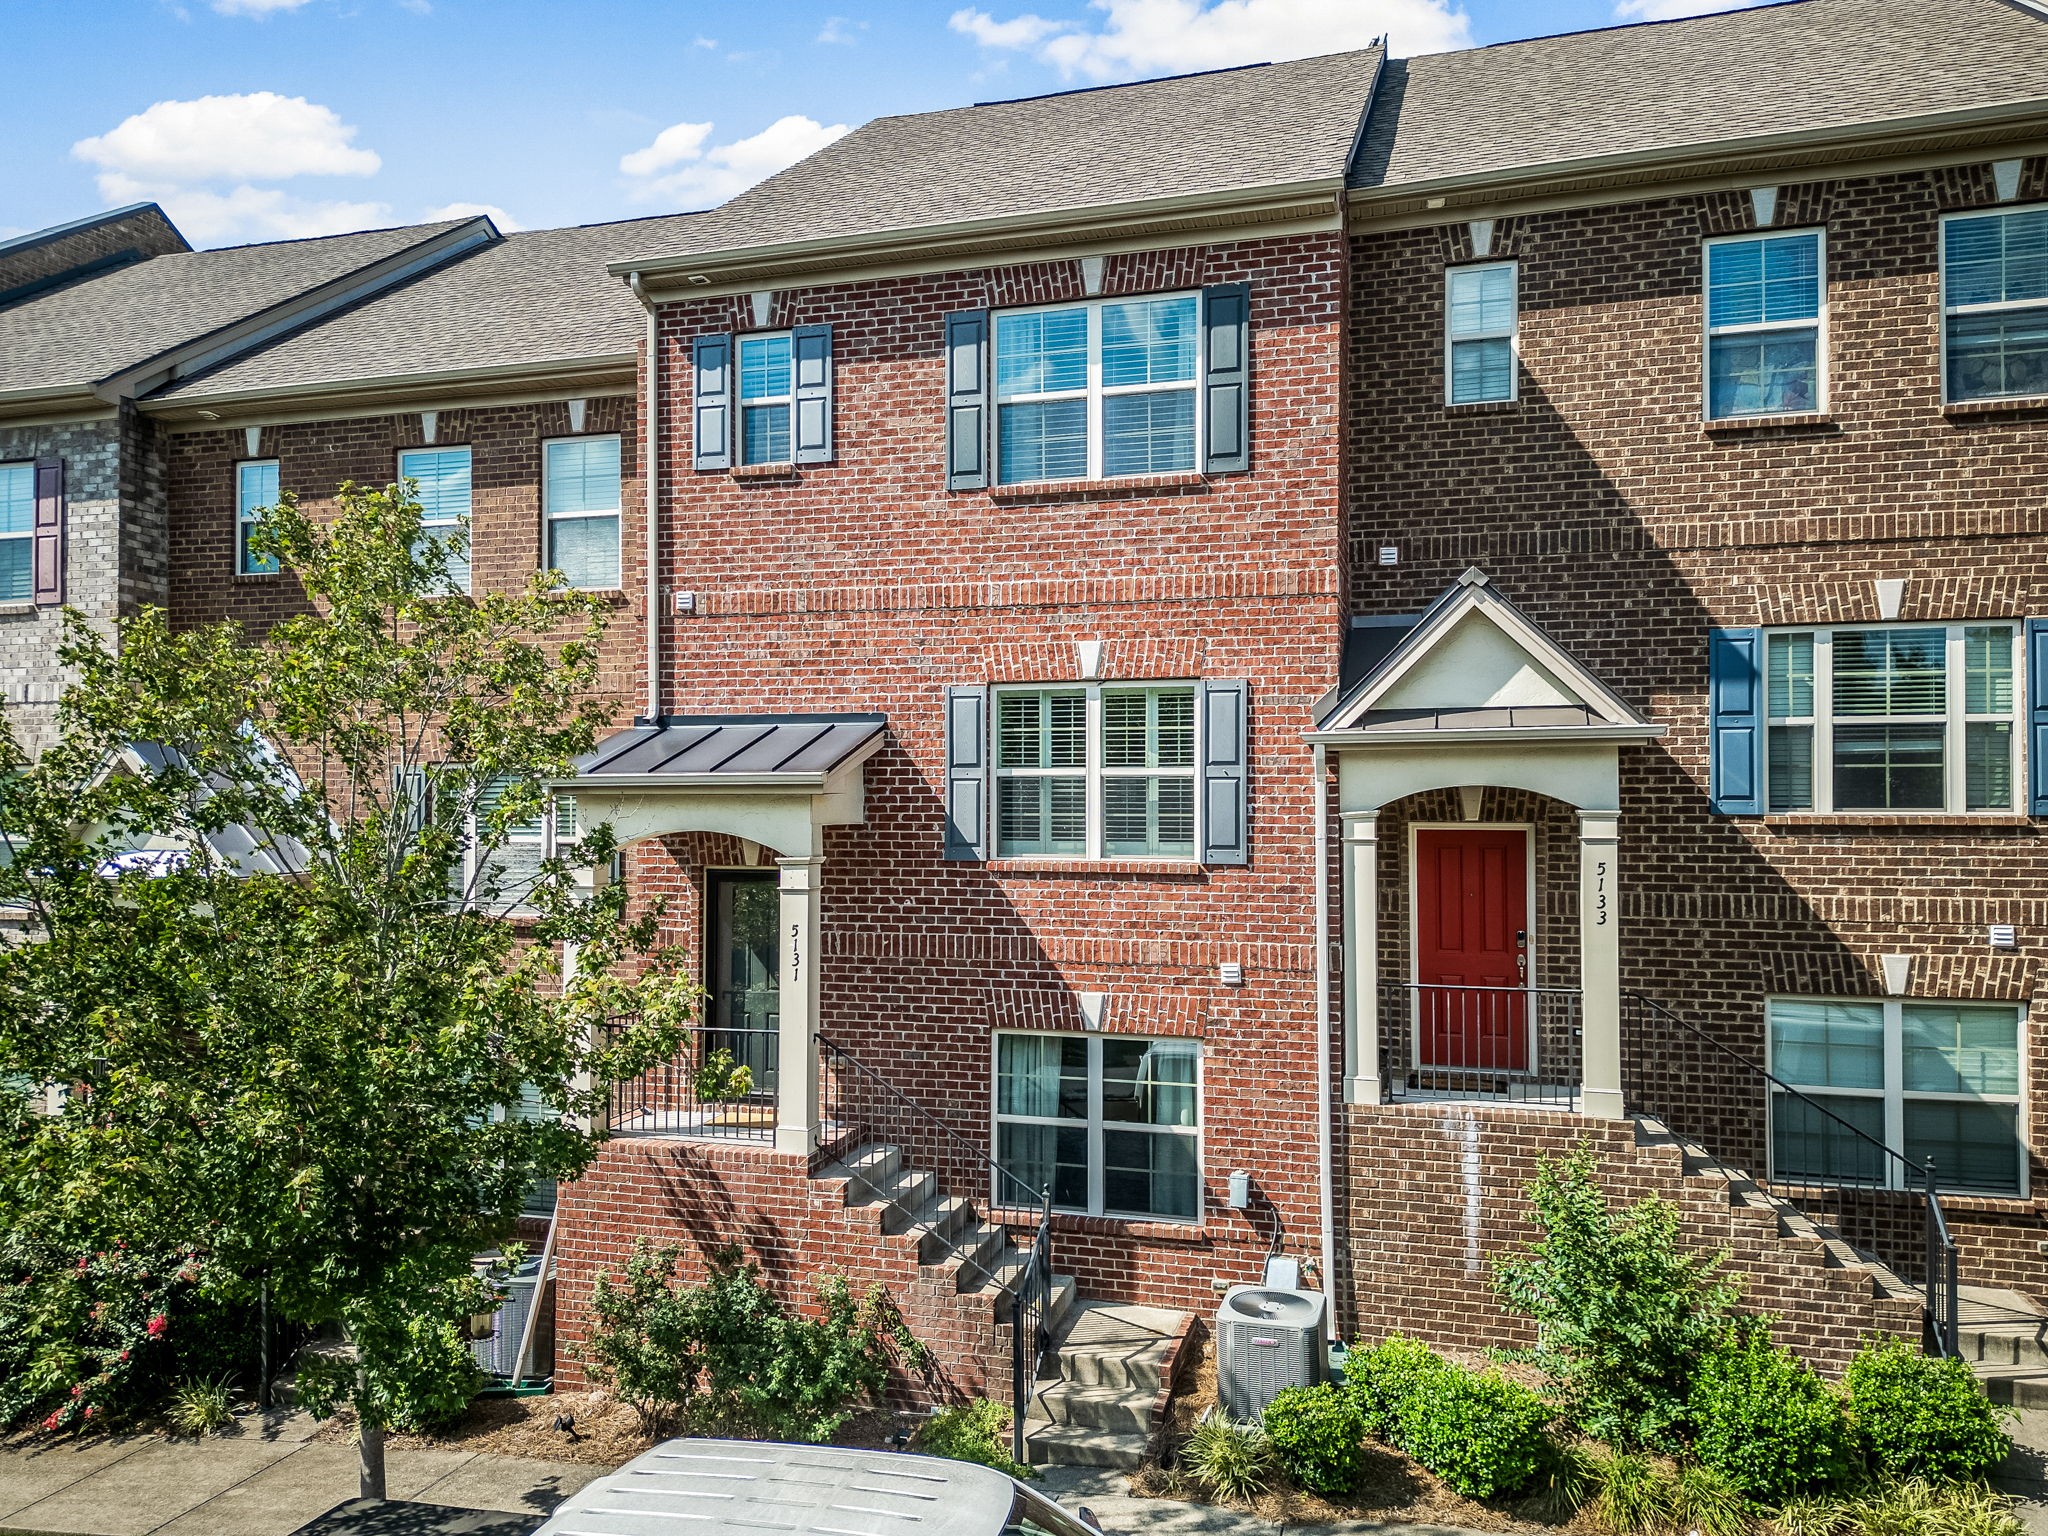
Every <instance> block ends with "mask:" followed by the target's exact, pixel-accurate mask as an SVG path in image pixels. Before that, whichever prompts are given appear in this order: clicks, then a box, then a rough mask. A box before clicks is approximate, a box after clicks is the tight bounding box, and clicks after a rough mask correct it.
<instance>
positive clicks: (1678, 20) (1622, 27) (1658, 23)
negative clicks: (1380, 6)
mask: <svg viewBox="0 0 2048 1536" xmlns="http://www.w3.org/2000/svg"><path fill="white" fill-rule="evenodd" d="M1809 3H1811V0H1761V3H1759V4H1740V3H1738V4H1735V5H1732V6H1729V7H1728V8H1726V9H1724V10H1718V11H1699V12H1696V13H1694V14H1693V15H1690V16H1646V17H1644V18H1643V19H1642V20H1640V21H1617V22H1612V23H1610V24H1609V25H1607V26H1604V27H1572V28H1570V29H1569V30H1567V31H1563V32H1538V33H1536V34H1535V35H1534V36H1533V37H1504V38H1501V39H1500V40H1499V41H1498V42H1492V43H1475V44H1473V45H1472V46H1471V47H1470V48H1445V49H1441V50H1439V51H1438V52H1435V53H1415V54H1404V55H1402V56H1401V58H1400V60H1399V62H1400V63H1403V64H1406V63H1408V62H1410V61H1411V60H1414V59H1445V58H1461V57H1463V56H1464V55H1466V54H1472V53H1491V52H1493V51H1495V50H1496V49H1501V48H1525V47H1527V46H1528V45H1529V44H1531V43H1554V42H1558V41H1560V40H1561V39H1564V38H1567V37H1604V36H1607V35H1609V34H1612V33H1615V32H1641V31H1643V30H1645V29H1646V28H1649V27H1682V26H1686V25H1688V24H1690V23H1693V22H1701V21H1723V20H1726V19H1728V18H1730V17H1737V16H1750V15H1754V14H1756V13H1757V12H1759V11H1783V10H1788V9H1790V8H1791V7H1792V6H1795V5H1806V4H1809ZM2016 3H2018V4H2022V5H2026V4H2030V3H2031V0H2016Z"/></svg>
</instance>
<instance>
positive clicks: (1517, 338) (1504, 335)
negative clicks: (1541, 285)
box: [1444, 260, 1522, 405]
mask: <svg viewBox="0 0 2048 1536" xmlns="http://www.w3.org/2000/svg"><path fill="white" fill-rule="evenodd" d="M1496 269H1505V270H1506V271H1508V272H1509V273H1511V274H1513V276H1514V280H1515V281H1514V288H1515V302H1514V311H1515V312H1514V315H1513V317H1512V318H1510V319H1509V321H1508V328H1507V329H1506V330H1505V331H1475V332H1474V333H1473V334H1471V335H1470V336H1456V335H1453V334H1452V332H1451V282H1452V279H1453V278H1454V277H1455V276H1456V275H1457V274H1459V273H1463V272H1490V271H1494V270H1496ZM1503 339H1504V340H1505V341H1506V342H1507V344H1508V392H1507V393H1506V394H1505V395H1502V396H1500V397H1499V398H1497V399H1491V398H1490V399H1485V400H1459V399H1456V398H1454V395H1455V393H1456V390H1455V386H1454V384H1453V375H1452V371H1451V370H1452V359H1453V357H1454V356H1455V355H1456V350H1457V343H1459V342H1461V341H1501V340H1503ZM1521 398H1522V264H1521V262H1520V261H1518V260H1516V261H1473V262H1462V263H1460V264H1458V265H1456V266H1449V267H1445V268H1444V404H1445V405H1508V404H1512V403H1513V402H1514V401H1516V400H1519V399H1521Z"/></svg>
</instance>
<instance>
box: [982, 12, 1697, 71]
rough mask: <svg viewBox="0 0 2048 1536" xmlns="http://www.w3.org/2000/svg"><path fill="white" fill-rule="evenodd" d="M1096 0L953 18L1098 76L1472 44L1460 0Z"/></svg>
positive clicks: (995, 44)
mask: <svg viewBox="0 0 2048 1536" xmlns="http://www.w3.org/2000/svg"><path fill="white" fill-rule="evenodd" d="M1621 3H1624V4H1628V3H1652V4H1655V3H1672V0H1621ZM1090 6H1091V8H1092V9H1094V10H1097V11H1100V12H1102V13H1103V19H1102V22H1101V24H1100V25H1097V26H1090V25H1087V24H1085V23H1082V22H1078V21H1053V20H1048V19H1047V18H1045V17H1043V16H1039V15H1036V14H1034V13H1031V12H1025V13H1023V14H1021V15H1018V16H1014V17H1012V18H1010V19H1009V20H1007V21H999V20H997V19H996V18H995V17H994V16H992V15H990V14H989V13H988V12H986V11H979V10H972V9H968V10H959V11H955V12H954V13H953V15H952V17H951V19H950V20H949V22H948V23H947V24H948V25H949V26H950V27H951V28H952V29H953V30H954V31H955V32H960V33H963V34H965V35H966V36H968V37H971V38H973V39H974V40H975V41H976V42H978V43H980V44H981V45H982V46H983V47H987V48H1011V49H1030V50H1032V51H1034V52H1035V53H1036V54H1037V55H1038V57H1039V58H1040V59H1042V60H1043V61H1044V62H1046V63H1048V64H1051V65H1053V66H1054V67H1055V68H1057V69H1058V70H1059V71H1060V73H1061V74H1063V75H1066V76H1069V77H1072V76H1074V75H1085V76H1088V77H1089V78H1090V79H1094V80H1129V79H1134V78H1137V77H1139V76H1142V75H1151V74H1171V73H1184V72H1187V71H1190V70H1199V69H1228V68H1230V67H1231V66H1233V65H1238V64H1257V63H1261V62H1264V61H1267V60H1274V59H1299V58H1306V57H1307V56H1309V55H1310V54H1317V53H1336V52H1340V51H1342V50H1343V49H1347V48H1363V47H1364V46H1366V44H1368V43H1370V42H1371V41H1372V40H1373V39H1374V38H1376V37H1381V36H1387V37H1390V38H1391V46H1392V48H1393V49H1394V51H1396V52H1398V53H1403V54H1416V53H1437V52H1441V51H1442V50H1444V49H1447V48H1463V47H1467V46H1469V45H1470V43H1471V41H1472V37H1471V28H1470V26H1469V24H1468V22H1467V20H1466V17H1465V13H1464V12H1463V11H1461V10H1457V9H1454V8H1453V3H1452V0H1090Z"/></svg>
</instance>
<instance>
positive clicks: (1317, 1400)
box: [1265, 1382, 1365, 1496]
mask: <svg viewBox="0 0 2048 1536" xmlns="http://www.w3.org/2000/svg"><path fill="white" fill-rule="evenodd" d="M1265 1430H1266V1438H1267V1439H1269V1440H1270V1441H1272V1443H1273V1451H1274V1454H1275V1455H1277V1456H1278V1457H1279V1458H1280V1465H1281V1466H1282V1467H1284V1468H1285V1469H1286V1471H1287V1475H1288V1476H1289V1477H1291V1478H1293V1479H1294V1480H1295V1482H1297V1483H1299V1484H1300V1485H1301V1486H1302V1487H1304V1488H1306V1489H1308V1490H1309V1491H1310V1492H1311V1493H1327V1494H1336V1495H1340V1496H1341V1495H1343V1494H1347V1493H1349V1492H1351V1490H1352V1489H1354V1488H1356V1487H1357V1486H1358V1480H1359V1478H1360V1477H1361V1476H1363V1475H1364V1473H1365V1415H1364V1413H1363V1412H1361V1411H1360V1409H1359V1406H1358V1400H1357V1399H1356V1398H1355V1397H1354V1396H1353V1395H1352V1394H1351V1393H1349V1392H1346V1391H1342V1390H1340V1389H1339V1388H1337V1387H1335V1386H1332V1385H1331V1384H1330V1383H1328V1382H1324V1383H1323V1384H1322V1385H1320V1386H1314V1387H1289V1388H1287V1389H1286V1390H1285V1391H1284V1392H1282V1393H1281V1394H1280V1395H1279V1396H1278V1397H1276V1398H1274V1399H1273V1401H1272V1402H1270V1403H1268V1404H1267V1405H1266V1413H1265Z"/></svg>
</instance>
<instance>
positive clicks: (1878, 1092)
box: [1764, 993, 2033, 1200]
mask: <svg viewBox="0 0 2048 1536" xmlns="http://www.w3.org/2000/svg"><path fill="white" fill-rule="evenodd" d="M1778 1003H1834V1004H1855V1005H1858V1006H1861V1007H1866V1008H1867V1007H1871V1006H1873V1005H1875V1006H1877V1007H1879V1008H1881V1009H1882V1011H1883V1018H1884V1086H1883V1087H1882V1088H1825V1087H1815V1086H1814V1085H1812V1084H1810V1083H1794V1082H1793V1081H1792V1079H1791V1078H1789V1077H1786V1076H1785V1074H1784V1073H1782V1072H1780V1071H1779V1070H1778V1062H1777V1049H1778V1048H1777V1031H1776V1030H1775V1029H1773V1028H1772V1026H1771V1009H1772V1007H1773V1006H1774V1005H1776V1004H1778ZM1915 1006H1926V1007H1934V1008H1943V1007H1953V1008H2010V1009H2011V1010H2012V1012H2013V1014H2014V1016H2015V1019H2016V1021H2017V1022H2016V1023H2015V1026H2014V1027H2015V1029H2016V1031H2017V1033H2016V1035H2015V1037H2014V1038H2015V1039H2016V1040H2017V1042H2018V1045H2019V1072H2020V1080H2019V1091H2018V1092H2017V1093H2011V1094H2003V1093H2001V1094H1981V1093H1934V1092H1930V1091H1928V1090H1925V1089H1918V1088H1915V1089H1908V1088H1907V1087H1906V1086H1905V1081H1906V1031H1905V1018H1906V1009H1908V1008H1909V1007H1915ZM2027 1023H2028V1008H2027V1005H2026V1004H2025V1003H2007V1002H2000V1001H1996V1000H1991V999H1979V998H1954V997H1883V998H1878V997H1811V996H1799V995H1794V994H1791V993H1786V994H1782V995H1779V994H1773V995H1772V996H1770V997H1767V998H1766V999H1765V1000H1764V1065H1765V1069H1766V1070H1767V1071H1768V1072H1770V1074H1771V1075H1772V1076H1773V1077H1777V1078H1781V1079H1782V1080H1783V1081H1785V1082H1786V1083H1788V1084H1790V1085H1791V1086H1792V1087H1793V1088H1794V1089H1796V1090H1797V1091H1798V1092H1800V1093H1803V1094H1805V1095H1806V1096H1807V1097H1809V1098H1815V1099H1882V1100H1884V1138H1883V1140H1884V1144H1885V1146H1886V1147H1888V1148H1890V1149H1891V1150H1893V1151H1894V1152H1896V1153H1898V1154H1899V1156H1900V1157H1903V1156H1905V1155H1906V1151H1905V1147H1906V1104H1907V1103H1908V1101H1919V1102H1925V1103H1937V1104H2010V1105H2012V1106H2013V1108H2014V1111H2015V1113H2014V1116H2013V1124H2014V1127H2015V1135H2016V1138H2017V1140H2018V1142H2019V1193H2018V1194H2014V1193H2012V1192H2011V1191H2008V1190H1981V1189H1976V1190H1973V1189H1972V1188H1971V1186H1969V1185H1967V1184H1957V1183H1953V1182H1951V1181H1949V1180H1947V1179H1945V1178H1943V1176H1942V1172H1941V1169H1940V1168H1939V1167H1937V1168H1936V1169H1935V1170H1934V1176H1935V1186H1934V1187H1935V1188H1936V1190H1938V1191H1940V1192H1941V1193H1943V1194H1959V1195H1969V1194H1977V1195H1980V1196H1982V1197H1984V1198H1987V1199H1994V1200H2029V1199H2032V1198H2033V1196H2032V1193H2031V1191H2030V1188H2029V1185H2030V1184H2031V1181H2032V1180H2031V1174H2030V1172H2029V1165H2030V1164H2031V1162H2032V1161H2033V1159H2032V1158H2031V1157H2030V1156H2029V1149H2030V1148H2031V1147H2032V1145H2033V1142H2032V1137H2031V1135H2030V1134H2029V1130H2028V1125H2027V1120H2028V1116H2027V1097H2028V1078H2029V1075H2030V1074H2029V1073H2028V1071H2027V1054H2028V1053H2027ZM1765 1106H1766V1113H1765V1120H1766V1124H1765V1127H1764V1154H1765V1158H1766V1160H1767V1161H1768V1162H1769V1163H1770V1164H1771V1172H1770V1176H1771V1178H1772V1179H1774V1180H1775V1179H1776V1178H1777V1167H1776V1163H1777V1146H1778V1135H1777V1131H1778V1127H1777V1113H1778V1090H1777V1089H1776V1088H1771V1087H1767V1088H1766V1097H1765ZM1903 1175H1904V1170H1903V1169H1901V1168H1899V1167H1898V1166H1897V1160H1896V1159H1895V1158H1887V1159H1886V1160H1885V1177H1886V1178H1887V1180H1889V1181H1891V1182H1890V1183H1889V1184H1888V1186H1887V1187H1890V1188H1899V1187H1901V1185H1900V1183H1899V1180H1900V1179H1901V1178H1902V1177H1903ZM1793 1182H1795V1183H1797V1182H1798V1178H1797V1177H1796V1176H1793Z"/></svg>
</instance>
